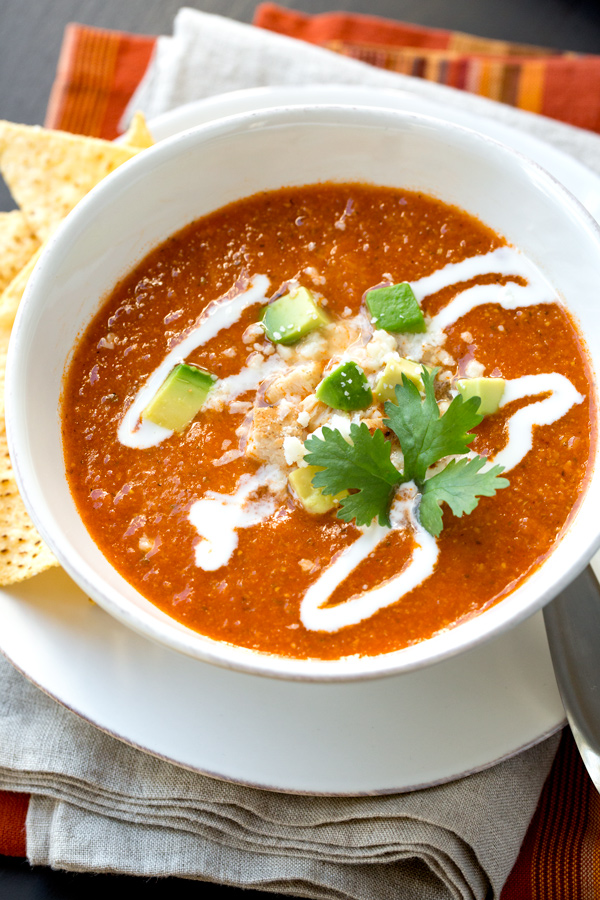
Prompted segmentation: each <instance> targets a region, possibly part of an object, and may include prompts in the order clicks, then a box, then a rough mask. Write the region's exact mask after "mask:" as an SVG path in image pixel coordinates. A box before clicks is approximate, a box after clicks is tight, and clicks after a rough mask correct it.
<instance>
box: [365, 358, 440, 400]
mask: <svg viewBox="0 0 600 900" xmlns="http://www.w3.org/2000/svg"><path fill="white" fill-rule="evenodd" d="M424 368H427V367H426V366H422V365H421V364H420V363H416V362H413V360H412V359H405V357H403V356H402V357H400V359H390V360H388V361H387V363H386V364H385V369H384V370H383V372H382V373H381V375H380V377H379V380H378V382H377V384H376V385H375V389H374V391H373V396H374V397H375V399H376V400H378V401H379V402H380V403H385V401H386V400H391V401H392V403H397V402H398V401H397V400H396V390H395V388H396V385H397V384H402V376H403V375H406V377H407V378H410V380H411V381H412V383H413V384H414V385H415V387H417V388H418V389H419V390H420V391H422V390H423V378H422V377H421V372H422V370H423V369H424Z"/></svg>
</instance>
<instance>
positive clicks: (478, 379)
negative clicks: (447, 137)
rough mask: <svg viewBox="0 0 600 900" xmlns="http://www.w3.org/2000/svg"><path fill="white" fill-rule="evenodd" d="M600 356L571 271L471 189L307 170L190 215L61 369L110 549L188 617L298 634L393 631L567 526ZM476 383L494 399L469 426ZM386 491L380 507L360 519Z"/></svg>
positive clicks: (485, 603) (362, 638) (190, 621)
mask: <svg viewBox="0 0 600 900" xmlns="http://www.w3.org/2000/svg"><path fill="white" fill-rule="evenodd" d="M407 298H408V299H407ZM407 309H409V313H407V312H406V310H407ZM398 310H400V313H399V315H401V316H405V318H404V319H402V320H401V321H399V323H396V324H395V323H394V315H395V314H396V313H397V312H398ZM407 315H408V318H406V316H407ZM411 317H412V318H411ZM270 320H272V321H271V324H269V321H270ZM390 322H391V325H390V324H389V323H390ZM403 323H404V324H403ZM386 326H387V327H386ZM398 372H400V373H401V375H400V376H398ZM394 373H395V374H394ZM402 373H403V375H402ZM188 375H189V377H190V378H191V379H192V380H194V379H200V381H199V383H200V384H201V387H200V388H199V389H198V390H200V394H198V396H199V397H200V400H199V401H198V404H200V406H199V408H198V409H197V410H196V409H195V408H192V409H191V411H188V407H187V406H186V405H185V404H186V403H187V399H188V397H189V395H190V393H193V391H196V388H195V387H194V388H192V387H187V386H186V387H185V392H186V393H185V396H184V398H183V402H184V405H183V407H181V403H180V405H179V406H177V410H178V411H177V412H176V418H172V417H171V413H172V411H173V409H174V408H175V401H174V399H173V398H174V396H175V394H176V392H177V390H180V389H181V384H183V383H184V382H185V378H186V377H187V376H188ZM588 375H589V372H588V364H587V360H586V357H585V353H584V349H583V347H582V344H581V341H580V339H579V336H578V333H577V331H576V329H575V327H574V325H573V323H572V321H571V319H570V317H569V314H568V312H567V311H566V309H565V308H564V307H563V306H562V305H561V303H560V299H559V298H558V297H557V296H556V294H555V292H554V291H553V289H552V287H551V286H550V285H549V284H548V283H547V282H546V281H545V279H544V278H543V276H542V274H541V273H540V272H539V271H538V270H537V269H536V268H535V266H534V265H533V264H532V263H531V262H530V261H529V260H527V259H526V258H525V257H524V256H523V255H522V254H521V253H520V252H519V250H518V249H517V248H513V247H510V246H508V245H507V244H506V241H505V240H504V239H503V238H502V237H501V236H500V235H497V234H495V233H494V232H493V231H492V230H490V229H489V228H487V227H486V226H485V225H484V224H482V223H481V222H479V221H477V220H476V219H474V218H473V217H471V216H469V215H468V214H467V213H465V212H464V211H461V210H460V209H458V208H456V207H452V206H449V205H447V204H444V203H442V202H441V201H439V200H437V199H435V198H432V197H429V196H425V195H423V194H421V193H416V192H411V191H405V190H398V189H390V188H382V187H374V186H370V185H365V184H320V185H308V186H305V187H299V188H286V189H282V190H279V191H276V192H267V193H264V194H258V195H255V196H253V197H250V198H247V199H244V200H241V201H239V202H236V203H234V204H232V205H230V206H228V207H226V208H223V209H221V210H218V211H216V212H214V213H212V214H210V215H208V216H206V217H204V218H202V219H200V220H198V221H196V222H194V223H192V224H190V225H188V226H187V227H186V228H184V229H183V230H182V231H180V232H179V233H177V234H175V235H174V236H172V237H171V238H170V239H169V240H167V241H166V242H165V243H164V244H162V245H161V246H160V247H158V248H156V249H155V250H154V251H152V252H151V253H150V254H149V255H148V256H147V257H146V258H145V259H144V260H143V261H142V262H141V263H140V264H139V265H137V266H136V268H135V269H134V270H133V271H132V272H131V273H130V274H129V275H127V276H126V277H125V278H124V279H123V280H122V282H121V283H120V284H118V285H117V286H116V288H115V290H114V291H113V292H112V294H111V295H110V296H109V297H108V298H107V299H106V300H105V302H104V303H103V304H102V307H101V309H100V310H99V312H98V313H97V315H96V316H95V318H94V320H93V321H92V322H91V324H90V325H89V327H88V328H87V330H86V332H85V333H84V334H83V335H82V336H81V339H80V341H79V342H78V344H77V346H76V348H75V350H74V353H73V357H72V360H71V363H70V366H69V370H68V372H67V374H66V377H65V385H64V391H63V401H62V423H63V424H62V429H63V444H64V454H65V461H66V469H67V475H68V479H69V484H70V489H71V492H72V494H73V497H74V499H75V502H76V504H77V507H78V509H79V511H80V514H81V516H82V518H83V521H84V523H85V525H86V527H87V529H88V530H89V532H90V534H91V536H92V537H93V539H94V541H95V542H96V543H97V545H98V546H99V547H100V549H101V550H102V552H103V553H104V554H105V556H106V557H107V558H108V559H109V560H110V562H111V563H112V564H113V565H114V566H115V568H116V569H117V570H118V571H119V572H121V573H122V575H123V576H124V577H125V578H126V579H127V580H128V581H129V582H130V583H131V584H133V585H134V586H135V587H136V588H137V589H138V590H139V591H140V592H141V593H142V594H143V595H144V596H145V597H147V598H148V599H149V600H150V601H152V602H153V603H154V604H156V605H157V606H158V607H160V608H161V609H162V610H164V611H165V612H166V613H168V614H169V615H170V616H172V617H173V618H175V619H177V620H178V621H180V622H182V623H184V624H185V625H187V626H189V627H190V628H192V629H194V630H196V631H198V632H200V633H202V634H204V635H206V636H208V637H210V638H213V639H216V640H219V641H225V642H227V643H230V644H234V645H238V646H242V647H247V648H251V649H254V650H258V651H261V652H266V653H271V654H278V655H281V656H286V657H295V658H318V659H338V658H340V657H344V656H349V655H376V654H382V653H389V652H392V651H395V650H399V649H401V648H403V647H406V646H408V645H410V644H413V643H415V642H417V641H422V640H425V639H427V638H429V637H431V636H432V635H435V634H436V633H438V632H440V631H442V630H444V629H447V628H450V627H452V626H454V625H456V624H457V623H459V622H460V621H462V620H464V619H465V618H467V617H470V616H473V615H475V614H477V613H479V612H481V611H482V610H484V609H486V608H487V607H489V606H490V605H491V604H494V603H496V602H498V601H499V600H500V599H501V598H502V597H504V596H505V595H507V594H508V593H510V592H511V591H512V590H513V589H514V588H515V587H516V586H517V585H518V584H520V583H521V582H522V581H523V579H525V578H526V577H527V576H528V575H529V574H530V573H531V572H532V571H533V570H535V568H536V567H537V566H539V564H540V562H541V561H542V560H543V559H544V558H545V557H546V556H547V554H548V553H550V552H551V550H552V548H553V546H554V544H555V542H556V541H557V539H558V538H559V536H560V535H561V533H562V532H563V530H564V529H565V527H566V526H567V525H568V522H569V519H570V517H571V516H572V515H573V514H574V510H575V509H576V507H577V503H578V500H579V498H580V497H581V494H582V491H583V489H584V487H585V481H586V475H587V473H588V467H589V465H590V452H591V434H592V431H591V423H592V419H593V415H594V412H593V402H592V401H593V398H592V395H591V387H590V380H589V377H588ZM174 379H175V382H177V379H179V382H180V384H179V387H178V386H177V384H175V386H173V383H172V382H173V380H174ZM185 384H186V385H187V382H185ZM361 390H362V391H363V392H364V393H362V394H360V396H359V393H360V391H361ZM428 391H429V393H428ZM490 392H491V393H490ZM473 395H474V396H476V397H477V398H478V401H476V402H473V401H470V400H469V397H470V396H471V397H472V396H473ZM403 398H405V399H406V406H403V403H404V400H403ZM457 398H460V399H457ZM181 400H182V397H181V395H179V397H178V398H177V402H178V403H179V401H181ZM409 401H410V402H409ZM198 404H196V405H197V406H198ZM390 404H391V405H390ZM461 404H462V406H461ZM468 404H470V406H469V409H471V410H475V409H477V406H478V404H479V409H480V410H481V411H482V412H485V414H484V415H483V418H482V420H480V418H479V417H478V418H477V424H476V425H475V426H474V427H473V428H472V429H470V430H471V431H472V433H473V435H474V437H473V438H472V440H471V438H469V439H468V443H469V446H468V447H466V446H465V447H464V448H463V449H462V450H457V449H455V445H454V444H453V443H452V440H453V438H452V434H451V432H452V428H454V430H455V431H456V430H457V429H458V424H456V425H455V426H453V425H452V422H454V421H455V420H456V421H457V422H458V419H460V415H461V414H462V413H461V412H460V410H461V409H464V408H466V406H467V405H468ZM486 406H487V407H489V409H487V410H486ZM159 407H160V409H159ZM392 407H393V408H392ZM158 409H159V411H158V412H157V410H158ZM182 409H183V412H182V411H181V410H182ZM165 410H166V412H165ZM395 410H398V415H402V416H404V420H405V421H404V425H403V428H404V429H405V431H403V432H402V434H405V433H406V434H409V433H410V430H411V428H412V425H411V422H414V423H415V424H414V429H415V432H414V433H415V434H416V433H417V432H418V429H419V428H421V425H419V422H421V420H422V416H424V415H425V413H426V412H427V415H429V416H430V417H431V422H432V423H433V424H432V425H431V428H429V426H428V427H427V428H425V427H424V426H423V428H422V432H423V434H424V435H425V437H424V438H423V440H431V441H432V443H435V441H434V440H433V438H431V434H432V433H433V432H435V433H436V434H437V433H438V432H439V433H440V434H442V437H443V435H446V437H444V438H443V440H442V438H439V441H441V443H439V446H440V447H442V449H441V450H439V452H438V453H437V456H436V455H435V447H434V449H433V450H431V453H429V455H428V453H427V452H424V451H423V452H422V453H421V456H419V457H418V460H421V462H422V461H423V460H425V462H423V466H422V472H421V476H420V478H421V480H419V477H417V476H415V477H414V478H409V477H408V476H407V475H406V473H407V472H409V469H410V465H413V464H412V463H411V459H413V457H414V459H417V456H418V453H420V452H421V450H422V448H421V450H419V451H417V450H415V449H414V448H413V449H411V448H410V447H409V444H410V440H409V438H408V437H407V438H406V440H404V438H399V437H398V433H397V432H396V431H395V430H394V427H393V422H394V421H396V419H395V416H396V412H395ZM177 416H178V417H179V418H177ZM411 416H412V419H411ZM438 417H439V418H438ZM390 422H391V423H392V425H390ZM173 423H175V424H173ZM440 423H442V424H440ZM459 424H460V423H459ZM363 425H364V428H363ZM358 428H360V429H361V431H360V442H359V431H357V430H356V429H358ZM444 428H445V429H446V431H444ZM406 429H408V431H406ZM432 429H433V431H432ZM436 429H437V431H436ZM420 433H421V432H419V434H420ZM452 433H453V432H452ZM427 435H429V437H427ZM444 440H445V441H446V442H447V443H445V444H444V442H443V441H444ZM336 441H337V444H336V446H335V447H334V446H333V443H334V442H336ZM328 442H331V446H332V448H333V450H334V451H335V454H337V456H336V459H340V460H342V463H340V467H339V470H338V471H333V470H335V467H336V463H335V460H333V461H332V462H331V463H327V464H323V462H322V459H323V458H324V457H322V456H317V457H315V459H318V460H320V463H319V465H315V467H314V469H310V474H311V477H310V478H309V477H308V475H307V472H306V470H307V468H308V467H310V465H311V457H310V455H309V450H311V449H313V450H314V449H315V448H317V449H319V448H320V449H321V450H322V449H323V448H324V447H325V446H326V445H327V444H328ZM340 442H341V443H340ZM459 443H460V441H459ZM444 447H445V448H446V449H445V450H444V449H443V448H444ZM448 448H449V449H448ZM467 451H468V452H467ZM440 453H441V454H442V457H441V458H440ZM335 454H334V455H335ZM345 454H347V457H348V470H350V468H351V469H352V473H353V474H352V475H351V476H350V475H348V482H347V483H345V482H343V477H344V473H345V472H346V461H345V460H346V456H345ZM411 454H412V455H411ZM476 455H479V456H480V457H485V458H486V460H487V462H485V461H480V462H479V463H477V464H475V463H474V462H473V461H474V459H476ZM332 459H333V458H332ZM431 460H434V462H433V463H431ZM307 461H308V465H307ZM417 462H418V461H417ZM426 464H427V472H426V474H424V473H425V467H426ZM418 465H420V463H419V464H417V463H414V465H413V469H414V471H415V472H416V471H417V469H418ZM390 466H391V468H390ZM495 467H497V468H495ZM500 468H502V469H503V471H502V472H500ZM413 469H410V471H413ZM476 469H478V471H475V470H476ZM303 470H305V471H304V472H303ZM363 470H364V472H365V474H364V479H365V480H364V490H363V483H362V482H361V481H360V478H361V477H362V476H361V474H360V472H361V471H363ZM444 470H447V471H446V473H445V475H443V478H442V480H439V479H438V482H433V481H431V482H430V481H429V480H425V479H426V478H427V479H433V478H434V476H435V475H437V474H439V473H443V472H444ZM467 471H468V472H471V471H472V472H473V477H474V483H476V484H479V485H480V487H479V488H472V485H471V481H472V480H473V479H470V480H469V479H467V478H466V473H467ZM394 472H396V473H399V474H398V477H397V479H396V480H395V481H394V478H395V476H394V475H393V473H394ZM298 473H300V474H298ZM313 473H324V475H323V477H324V478H325V479H329V480H326V482H325V485H324V486H323V485H322V486H321V487H319V486H318V484H316V483H315V482H313V481H312V480H311V478H312V475H313ZM390 473H391V474H390ZM402 473H404V475H403V474H402ZM453 473H455V475H456V477H455V479H454V480H452V477H451V476H452V474H453ZM486 473H487V474H486ZM475 476H476V477H475ZM493 477H496V479H497V480H496V481H495V482H494V486H493V487H492V488H491V489H490V490H488V491H487V493H488V495H486V490H487V488H486V487H485V486H484V485H488V486H489V484H491V479H492V478H493ZM386 478H387V479H388V480H387V482H386ZM481 478H482V479H483V480H481V481H478V479H481ZM444 479H446V482H445V484H446V486H445V487H444ZM504 479H506V480H507V481H508V484H506V482H505V481H504ZM467 481H469V483H468V484H467V483H466V482H467ZM384 483H385V484H384ZM333 484H335V485H336V487H335V491H334V489H333V487H331V488H330V489H329V490H327V485H333ZM386 484H387V487H386V486H385V485H386ZM438 484H439V487H438V488H437V493H436V490H434V486H435V485H438ZM455 484H457V485H458V487H457V494H456V496H455V495H454V494H453V489H454V488H453V486H454V485H455ZM442 488H443V489H442ZM471 490H473V491H474V492H475V493H476V492H477V490H479V493H478V494H477V496H476V498H475V493H474V494H473V500H472V502H470V501H471V494H469V491H471ZM386 491H387V493H386ZM458 495H460V496H458ZM457 496H458V499H456V497H457ZM369 497H372V498H375V499H373V501H372V502H373V503H374V504H376V503H379V504H380V510H381V511H380V514H379V516H378V515H377V513H376V512H374V513H373V518H372V521H366V520H365V521H364V522H362V521H360V515H362V516H363V517H366V519H368V517H369V516H370V515H371V512H370V510H374V509H375V506H372V507H371V506H369V505H368V504H367V500H368V498H369ZM377 498H380V499H377ZM381 498H383V499H381ZM432 498H433V500H432ZM438 501H439V502H438ZM346 504H350V506H346ZM361 504H362V505H361ZM427 504H429V505H427ZM453 504H454V505H453ZM461 504H462V505H461ZM355 507H356V508H359V509H360V510H361V513H360V514H359V515H357V517H356V518H352V517H351V516H350V514H349V510H350V509H354V508H355ZM470 507H473V508H472V509H470ZM427 510H429V512H428V517H426V515H425V513H426V511H427ZM436 510H439V512H436ZM453 510H455V512H453ZM344 516H345V518H344ZM442 517H443V518H442ZM357 522H359V524H357ZM431 523H433V524H431ZM436 523H437V524H436ZM442 526H443V527H442Z"/></svg>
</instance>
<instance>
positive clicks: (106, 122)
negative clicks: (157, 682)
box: [0, 3, 600, 900]
mask: <svg viewBox="0 0 600 900" xmlns="http://www.w3.org/2000/svg"><path fill="white" fill-rule="evenodd" d="M255 24H257V25H260V26H262V27H265V28H268V29H271V30H273V31H276V32H279V33H281V34H286V35H289V36H292V37H297V38H300V39H302V40H306V41H309V42H311V43H314V44H318V45H320V46H323V47H327V48H329V49H332V50H335V51H336V52H339V53H343V54H345V55H347V56H352V57H354V58H356V59H361V60H363V61H365V62H369V63H372V64H374V65H378V66H381V67H384V68H387V69H391V70H394V71H399V72H405V73H408V74H413V75H414V74H417V75H421V76H423V77H426V78H432V80H435V81H439V82H441V83H444V84H451V85H454V86H458V87H463V88H464V89H466V90H471V91H474V92H475V93H480V94H483V95H485V96H488V97H493V98H495V99H499V100H504V101H505V102H509V103H512V104H513V105H515V106H520V107H521V108H523V109H530V110H533V111H535V112H542V113H544V114H546V115H551V116H554V117H555V118H557V119H562V120H563V121H566V122H571V123H572V124H576V125H580V126H583V127H587V128H590V129H592V130H594V131H600V90H598V88H600V60H599V59H597V58H595V57H589V56H587V57H581V56H575V55H573V54H558V53H556V52H555V51H550V50H545V49H543V48H536V47H526V46H522V45H518V46H517V45H511V44H507V43H504V42H500V41H491V40H487V39H483V38H476V37H473V36H471V35H466V34H459V33H455V32H448V31H441V30H433V29H428V28H421V27H417V26H413V25H407V24H403V23H399V22H388V21H386V20H383V19H377V18H374V17H370V16H358V15H350V14H346V13H326V14H323V15H317V16H312V17H311V16H307V15H304V14H301V13H298V12H292V11H289V10H285V9H282V8H280V7H278V6H276V5H274V4H271V3H265V4H262V5H261V6H260V7H259V8H258V9H257V11H256V16H255ZM155 41H156V38H155V37H143V36H142V37H140V36H134V35H128V34H122V33H119V32H111V31H105V30H101V29H92V28H88V27H85V26H81V25H70V26H69V27H68V29H67V31H66V33H65V39H64V43H63V49H62V52H61V57H60V61H59V65H58V71H57V76H56V82H55V84H54V87H53V90H52V95H51V99H50V103H49V107H48V115H47V119H46V125H48V126H49V127H55V128H62V129H64V130H66V131H73V132H79V133H85V134H89V135H93V136H98V137H104V138H113V137H114V136H116V134H117V130H118V122H119V119H120V117H121V114H122V112H123V110H124V108H125V105H126V103H127V101H128V99H129V98H130V96H131V94H132V93H133V91H134V89H135V87H136V86H137V84H138V83H139V81H140V79H141V77H142V75H143V74H144V71H145V69H146V67H147V65H148V62H149V60H150V58H151V55H152V50H153V47H154V43H155ZM28 799H29V798H28V797H27V796H26V795H19V794H14V793H8V792H0V853H2V854H4V855H13V856H25V853H26V849H25V820H26V814H27V804H28ZM588 898H590V900H592V898H600V797H599V795H598V794H597V792H596V790H595V789H594V787H593V785H592V783H591V781H590V779H589V777H588V776H587V773H586V771H585V769H584V767H583V764H582V763H581V760H580V758H579V755H578V753H577V750H576V747H575V744H574V742H573V739H572V737H571V735H570V733H569V732H568V731H565V733H564V734H563V738H562V741H561V744H560V747H559V751H558V754H557V757H556V760H555V762H554V765H553V768H552V770H551V773H550V776H549V778H548V780H547V782H546V785H545V787H544V790H543V792H542V796H541V798H540V802H539V806H538V809H537V812H536V814H535V816H534V818H533V820H532V822H531V825H530V827H529V830H528V832H527V835H526V838H525V841H524V843H523V846H522V848H521V852H520V855H519V858H518V860H517V862H516V864H515V867H514V869H513V872H512V873H511V876H510V878H509V879H508V882H507V883H506V885H505V887H504V890H503V892H502V898H501V900H588Z"/></svg>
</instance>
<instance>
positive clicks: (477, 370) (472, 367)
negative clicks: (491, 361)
mask: <svg viewBox="0 0 600 900" xmlns="http://www.w3.org/2000/svg"><path fill="white" fill-rule="evenodd" d="M484 372H485V366H484V365H482V363H480V362H477V360H476V359H472V360H471V361H470V362H469V363H467V367H466V369H465V375H466V376H467V378H481V376H482V375H483V373H484Z"/></svg>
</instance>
